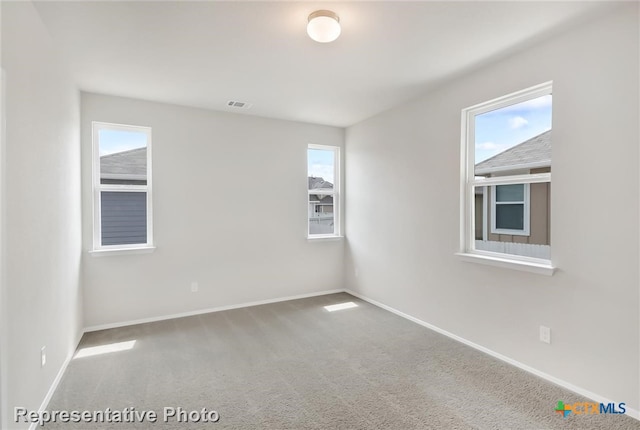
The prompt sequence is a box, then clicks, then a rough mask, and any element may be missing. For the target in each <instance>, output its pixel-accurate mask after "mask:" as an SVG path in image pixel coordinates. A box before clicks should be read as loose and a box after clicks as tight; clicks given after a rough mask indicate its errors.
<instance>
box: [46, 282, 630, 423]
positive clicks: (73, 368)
mask: <svg viewBox="0 0 640 430" xmlns="http://www.w3.org/2000/svg"><path fill="white" fill-rule="evenodd" d="M342 302H354V303H355V304H357V307H354V308H351V309H344V310H340V311H335V312H328V311H327V310H326V309H325V308H324V306H327V305H333V304H337V303H342ZM133 340H135V341H136V342H135V345H134V346H133V348H132V349H129V350H123V351H117V352H111V353H105V354H99V355H93V356H86V357H82V358H75V359H73V360H72V361H71V363H70V364H69V366H68V368H67V371H66V373H65V375H64V377H63V378H62V381H61V382H60V384H59V386H58V388H57V390H56V392H55V393H54V396H53V398H52V399H51V402H50V403H49V410H50V411H53V410H66V411H79V412H81V411H91V412H92V411H104V410H106V409H107V408H110V410H112V411H124V410H125V408H129V409H131V408H132V407H134V408H135V410H136V411H138V412H146V411H155V413H156V414H157V422H155V423H151V422H148V421H146V420H145V421H144V422H140V419H139V417H138V418H137V419H135V420H133V421H135V422H122V423H117V422H112V423H87V422H81V423H62V422H56V423H49V424H46V425H45V426H44V428H47V429H58V428H63V429H86V430H90V429H402V430H405V429H509V430H517V429H611V430H617V429H625V430H626V429H640V422H639V421H637V420H634V419H633V418H631V417H628V416H624V415H610V414H596V415H569V416H568V417H567V418H563V417H562V415H559V414H557V413H556V412H554V408H555V407H556V404H557V402H558V401H559V400H562V401H564V402H565V403H567V404H570V403H574V402H578V401H589V400H587V399H585V398H582V397H580V396H578V395H576V394H574V393H572V392H570V391H567V390H565V389H563V388H561V387H558V386H556V385H554V384H551V383H549V382H547V381H545V380H542V379H540V378H537V377H536V376H533V375H531V374H529V373H526V372H524V371H522V370H520V369H518V368H515V367H513V366H511V365H509V364H506V363H504V362H502V361H499V360H497V359H495V358H493V357H490V356H488V355H486V354H484V353H482V352H479V351H476V350H474V349H472V348H470V347H468V346H466V345H463V344H461V343H458V342H456V341H454V340H451V339H449V338H447V337H445V336H442V335H440V334H438V333H435V332H433V331H431V330H429V329H426V328H424V327H422V326H420V325H418V324H415V323H412V322H410V321H408V320H405V319H403V318H401V317H399V316H397V315H394V314H392V313H390V312H387V311H385V310H383V309H380V308H378V307H375V306H373V305H370V304H368V303H366V302H363V301H361V300H359V299H357V298H355V297H353V296H350V295H348V294H344V293H341V294H331V295H326V296H319V297H313V298H308V299H300V300H292V301H287V302H280V303H274V304H268V305H262V306H254V307H249V308H242V309H237V310H229V311H223V312H215V313H209V314H203V315H198V316H193V317H186V318H179V319H174V320H167V321H160V322H154V323H148V324H140V325H135V326H129V327H122V328H116V329H110V330H102V331H97V332H91V333H87V334H85V335H84V337H83V338H82V341H81V343H80V346H79V347H78V349H79V351H80V350H83V349H85V348H91V347H96V346H102V345H110V344H114V343H120V342H130V341H133ZM165 408H173V409H174V410H179V409H178V408H182V411H183V412H184V413H183V414H182V415H180V414H178V415H179V416H172V417H167V422H164V421H165V420H164V414H165ZM203 408H206V409H207V411H211V410H214V411H217V412H218V414H219V421H217V422H202V421H200V422H194V421H196V420H198V419H201V418H202V417H204V419H208V418H215V415H213V414H209V417H206V414H205V416H203V415H200V413H201V411H202V409H203ZM167 411H168V412H167V413H168V414H169V415H171V409H168V410H167ZM192 411H198V412H197V413H196V412H192ZM122 418H123V420H126V416H125V417H122ZM129 418H130V417H129ZM178 418H180V419H181V420H182V421H183V422H179V420H178ZM128 421H132V420H131V419H129V420H128ZM184 421H189V422H184Z"/></svg>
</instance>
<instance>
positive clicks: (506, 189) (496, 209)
mask: <svg viewBox="0 0 640 430" xmlns="http://www.w3.org/2000/svg"><path fill="white" fill-rule="evenodd" d="M491 210H492V212H491V233H495V234H512V235H518V236H529V226H530V224H529V184H510V185H496V186H493V187H491Z"/></svg>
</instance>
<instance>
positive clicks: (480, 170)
mask: <svg viewBox="0 0 640 430" xmlns="http://www.w3.org/2000/svg"><path fill="white" fill-rule="evenodd" d="M551 118H552V86H551V83H550V82H549V83H545V84H542V85H538V86H536V87H533V88H529V89H526V90H523V91H520V92H517V93H515V94H510V95H507V96H504V97H500V98H498V99H495V100H491V101H488V102H486V103H481V104H479V105H476V106H472V107H470V108H467V109H464V110H463V111H462V150H461V155H462V166H463V169H462V205H461V206H462V210H461V228H460V231H461V240H460V248H461V250H460V253H459V255H462V256H464V257H467V259H470V260H473V261H483V262H488V263H489V264H492V261H493V262H496V261H499V262H500V264H498V265H502V266H508V267H514V268H522V269H524V270H531V271H535V272H540V273H548V274H550V273H552V272H553V268H552V266H551V222H550V221H551V217H550V213H551V211H550V201H551V200H550V195H551V137H552V122H551ZM511 263H513V264H511Z"/></svg>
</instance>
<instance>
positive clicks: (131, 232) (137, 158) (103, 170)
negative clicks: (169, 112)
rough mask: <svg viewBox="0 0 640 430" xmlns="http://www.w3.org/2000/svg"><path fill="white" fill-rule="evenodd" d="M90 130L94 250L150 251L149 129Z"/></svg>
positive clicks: (98, 125)
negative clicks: (142, 249) (136, 249)
mask: <svg viewBox="0 0 640 430" xmlns="http://www.w3.org/2000/svg"><path fill="white" fill-rule="evenodd" d="M92 129H93V130H92V136H93V215H94V224H93V244H94V245H93V247H94V250H96V251H99V250H115V249H132V248H133V249H135V248H143V247H144V248H147V247H152V246H153V229H152V217H151V215H152V206H151V128H149V127H139V126H131V125H121V124H108V123H101V122H93V123H92Z"/></svg>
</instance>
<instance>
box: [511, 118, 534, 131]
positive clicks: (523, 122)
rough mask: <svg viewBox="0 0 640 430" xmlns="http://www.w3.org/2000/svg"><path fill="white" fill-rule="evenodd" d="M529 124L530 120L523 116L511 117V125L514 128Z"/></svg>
mask: <svg viewBox="0 0 640 430" xmlns="http://www.w3.org/2000/svg"><path fill="white" fill-rule="evenodd" d="M527 124H529V121H527V120H526V119H524V118H523V117H521V116H514V117H513V118H509V125H510V126H511V128H513V129H516V128H520V127H524V126H525V125H527Z"/></svg>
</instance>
